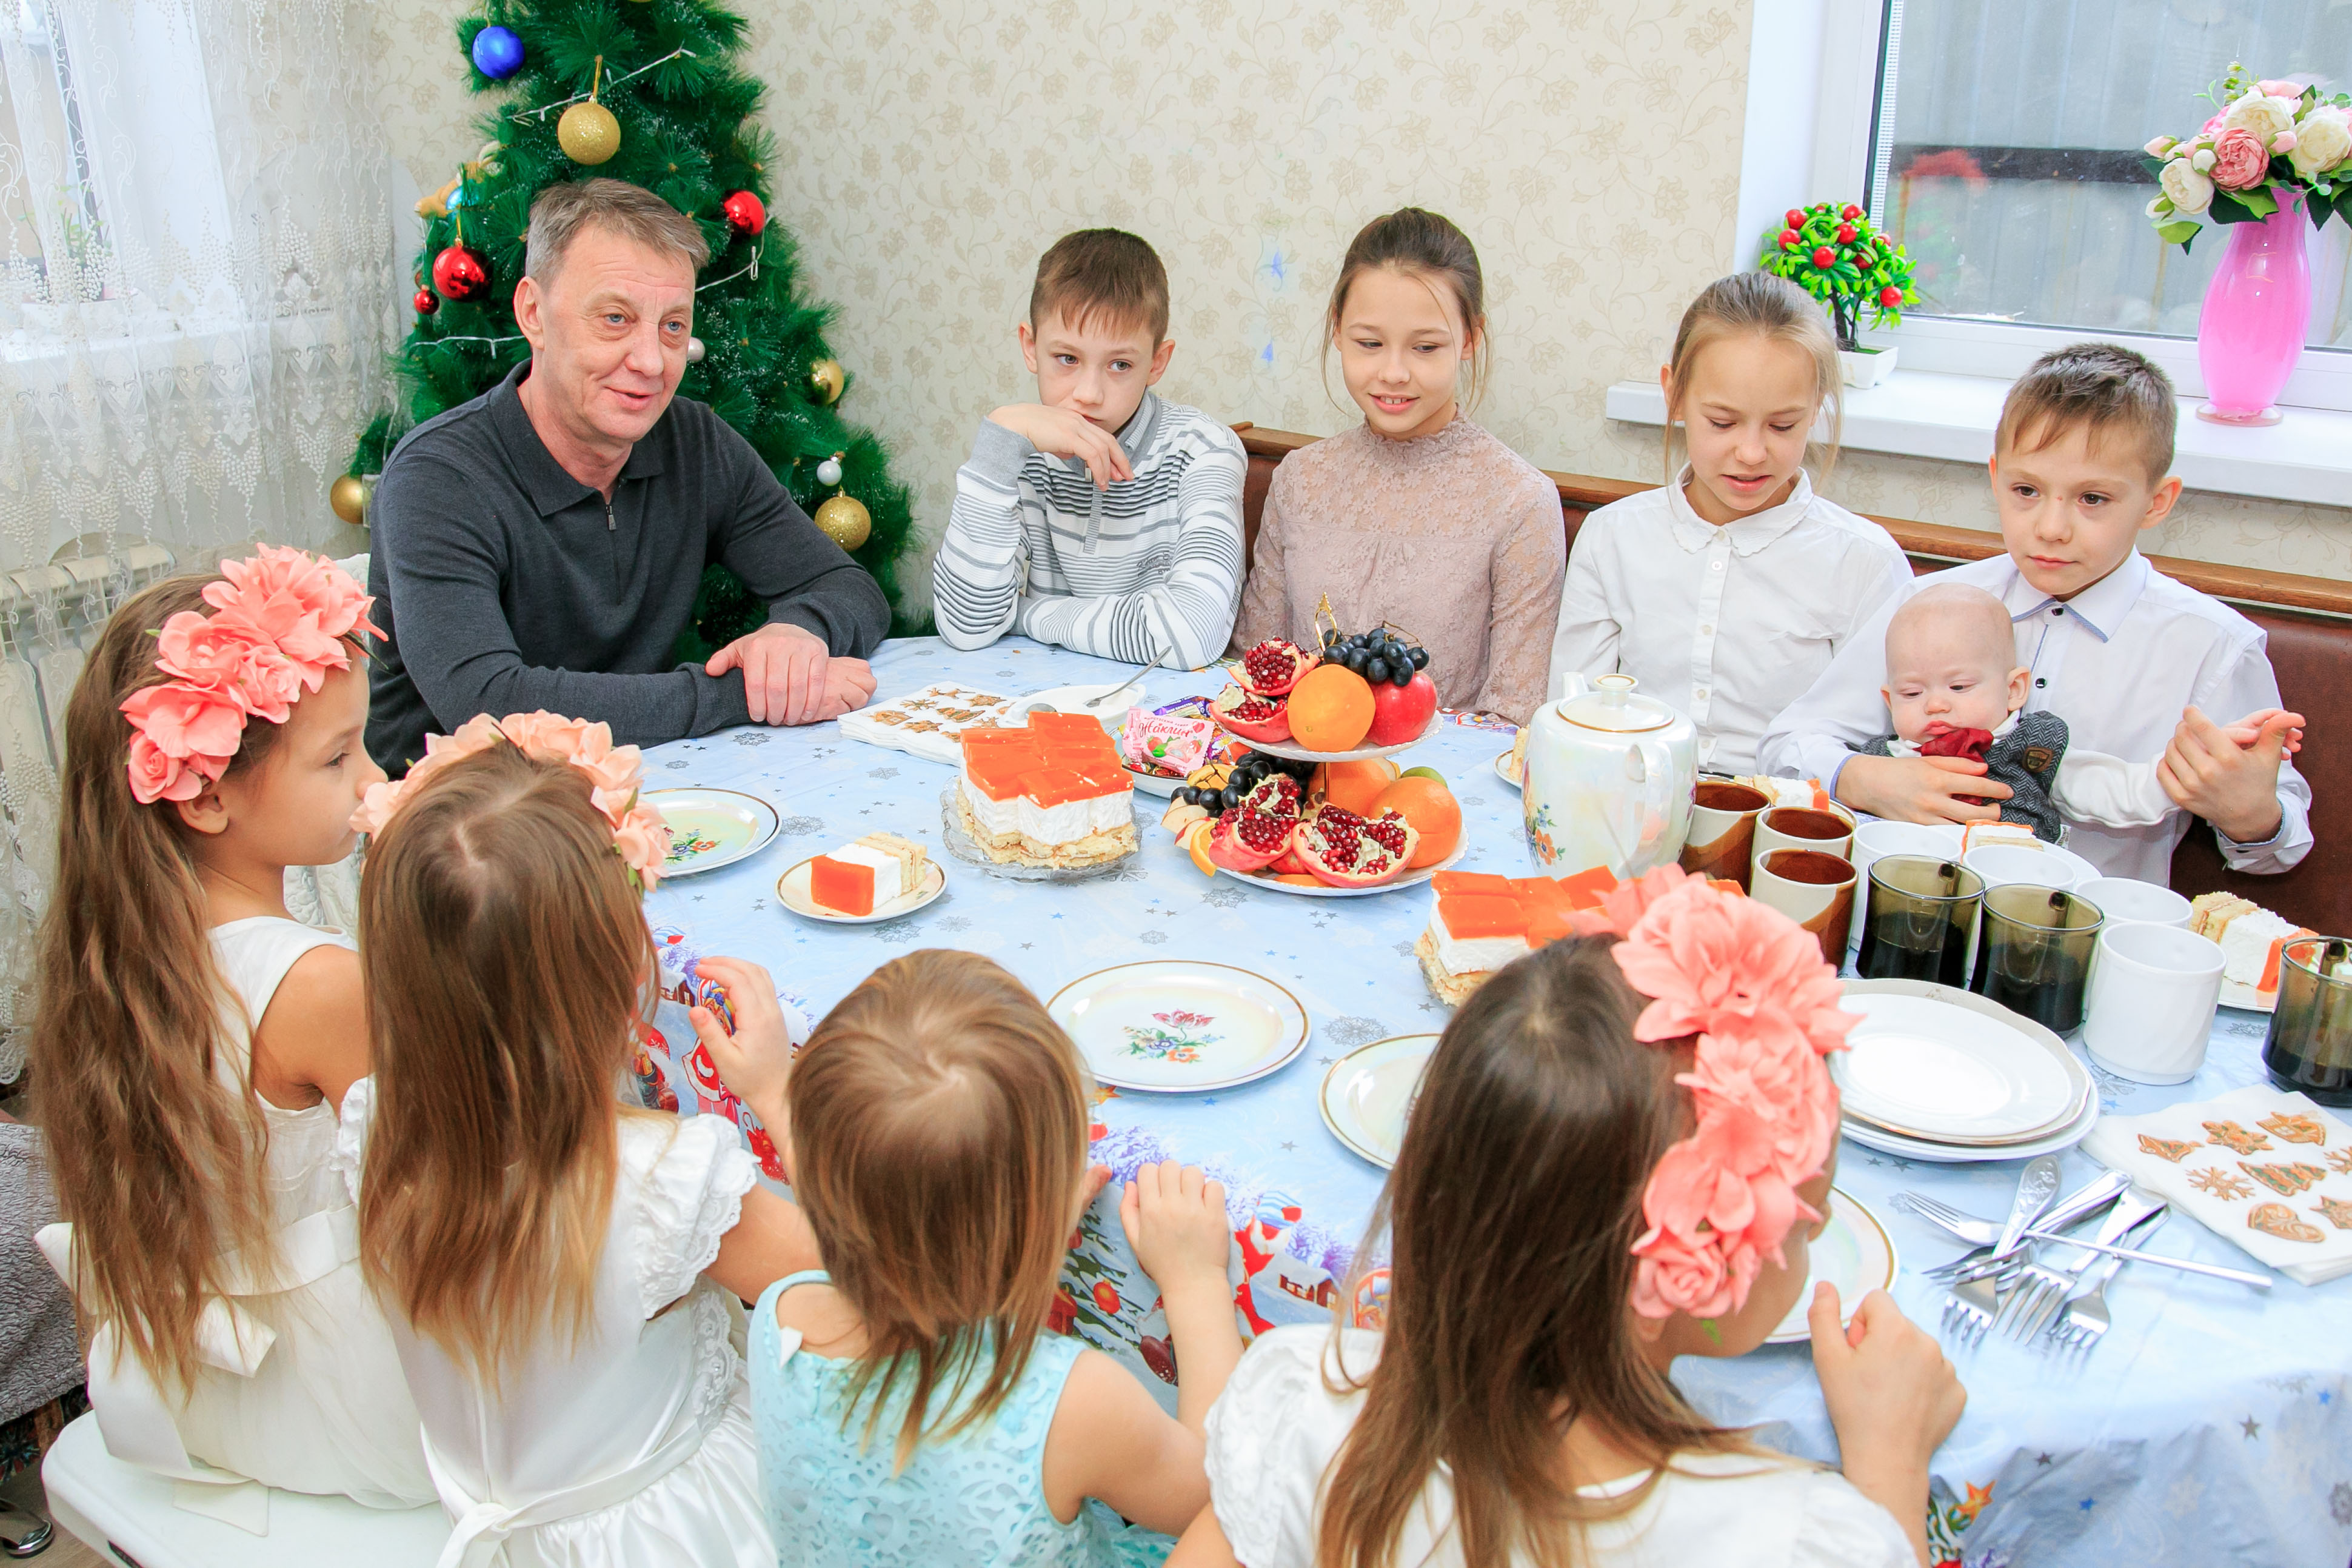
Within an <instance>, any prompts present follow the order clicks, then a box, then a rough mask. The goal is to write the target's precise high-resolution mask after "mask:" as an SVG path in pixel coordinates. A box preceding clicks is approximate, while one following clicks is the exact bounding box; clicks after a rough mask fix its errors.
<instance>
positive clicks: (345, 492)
mask: <svg viewBox="0 0 2352 1568" xmlns="http://www.w3.org/2000/svg"><path fill="white" fill-rule="evenodd" d="M367 504H368V495H367V486H365V485H362V483H360V481H359V480H358V478H356V477H355V476H352V475H350V474H346V475H344V476H342V477H341V478H340V479H338V480H336V481H335V482H334V483H333V484H331V485H330V486H327V505H328V506H330V507H332V508H334V513H335V516H337V517H341V518H342V519H343V521H345V522H347V523H349V524H351V526H352V527H353V528H359V527H361V526H362V525H363V524H364V523H366V521H367Z"/></svg>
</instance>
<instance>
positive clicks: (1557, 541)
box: [1234, 207, 1568, 722]
mask: <svg viewBox="0 0 2352 1568" xmlns="http://www.w3.org/2000/svg"><path fill="white" fill-rule="evenodd" d="M1485 295H1486V289H1485V283H1484V279H1483V278H1482V277H1481V276H1480V274H1479V270H1478V253H1477V252H1476V251H1475V250H1474V249H1473V248H1472V247H1471V245H1470V241H1469V239H1468V237H1467V236H1466V235H1464V234H1463V232H1462V231H1461V230H1460V229H1458V228H1455V227H1454V225H1452V224H1451V223H1449V222H1447V221H1446V220H1445V219H1444V218H1442V217H1439V216H1438V215H1437V214H1435V213H1428V212H1423V211H1422V210H1421V209H1420V208H1418V207H1405V208H1402V209H1401V210H1400V211H1397V212H1393V213H1391V214H1388V215H1387V216H1386V217H1381V218H1375V219H1373V220H1372V222H1370V224H1368V225H1365V227H1364V230H1363V232H1362V233H1360V234H1359V235H1357V236H1356V238H1355V242H1354V243H1353V244H1351V245H1350V246H1349V247H1348V255H1347V258H1346V259H1345V260H1344V261H1343V262H1341V263H1340V266H1339V281H1338V282H1337V283H1336V284H1334V285H1333V286H1332V288H1331V309H1330V314H1329V315H1328V317H1327V318H1326V319H1325V322H1324V333H1325V342H1326V346H1327V347H1328V346H1329V345H1330V344H1332V343H1337V344H1338V345H1339V369H1340V373H1341V376H1342V377H1343V379H1344V380H1345V381H1346V382H1347V385H1348V395H1349V396H1350V397H1352V398H1354V399H1355V400H1356V406H1357V407H1359V408H1360V409H1362V410H1363V411H1364V423H1362V424H1360V425H1359V426H1357V427H1356V428H1355V429H1353V430H1350V431H1348V432H1347V433H1345V434H1340V435H1335V436H1333V437H1331V438H1330V439H1329V440H1328V441H1318V442H1317V443H1316V444H1314V445H1312V446H1307V447H1302V448H1300V449H1299V450H1298V451H1297V452H1294V453H1292V454H1291V455H1290V456H1289V457H1288V458H1287V459H1286V460H1285V461H1284V463H1283V464H1282V465H1281V466H1280V467H1279V468H1276V470H1275V472H1274V484H1273V486H1272V488H1270V489H1269V490H1268V491H1267V492H1266V497H1265V516H1264V517H1263V519H1262V520H1261V522H1260V525H1259V528H1258V535H1257V549H1256V555H1255V559H1254V560H1253V562H1252V564H1251V566H1250V573H1249V583H1248V586H1247V587H1246V588H1245V589H1244V591H1243V594H1242V609H1241V617H1240V620H1239V622H1237V623H1236V624H1235V626H1234V647H1235V648H1236V649H1240V648H1247V647H1249V646H1251V645H1252V644H1253V643H1258V642H1261V641H1263V640H1265V638H1268V637H1288V638H1291V639H1293V640H1295V641H1300V642H1307V641H1308V640H1309V639H1312V638H1313V637H1314V635H1315V630H1314V619H1315V610H1316V606H1317V605H1318V603H1319V602H1320V601H1321V600H1322V599H1323V598H1324V596H1325V595H1327V594H1328V596H1329V597H1330V601H1331V609H1332V612H1333V613H1335V614H1336V615H1337V616H1338V617H1339V624H1340V626H1341V627H1342V628H1344V629H1346V630H1348V631H1351V632H1353V631H1363V630H1367V629H1369V628H1370V627H1373V626H1376V625H1379V624H1380V623H1381V622H1383V621H1387V622H1394V623H1395V624H1396V625H1398V626H1400V627H1402V628H1403V629H1404V630H1405V631H1406V632H1408V633H1410V634H1411V635H1412V637H1413V638H1414V639H1415V640H1417V641H1418V642H1419V643H1421V644H1422V645H1423V647H1425V648H1427V649H1428V650H1429V655H1430V662H1429V674H1430V677H1431V679H1433V680H1434V681H1435V682H1436V683H1437V695H1438V698H1439V700H1440V701H1441V702H1443V703H1444V705H1445V706H1448V707H1456V708H1484V709H1487V710H1490V711H1492V712H1496V713H1500V714H1504V715H1506V716H1508V717H1510V718H1512V719H1515V720H1519V721H1522V722H1524V721H1525V720H1526V719H1527V717H1528V716H1529V715H1530V714H1532V713H1533V712H1534V711H1535V707H1536V705H1537V704H1538V702H1540V701H1541V700H1542V699H1543V695H1544V678H1545V674H1546V667H1547V663H1548V661H1549V655H1550V649H1551V640H1552V629H1553V624H1554V622H1556V621H1557V619H1558V617H1559V593H1560V581H1561V578H1562V576H1563V574H1564V573H1565V571H1566V569H1567V559H1568V550H1567V544H1566V538H1565V534H1564V532H1563V530H1562V528H1561V524H1560V513H1559V490H1558V489H1557V488H1555V487H1554V486H1553V485H1552V482H1551V481H1550V480H1549V479H1547V478H1545V477H1544V476H1543V474H1542V472H1541V471H1540V470H1538V468H1536V467H1535V466H1534V465H1532V464H1530V463H1528V461H1527V459H1525V458H1524V457H1521V456H1520V455H1518V454H1517V453H1516V452H1513V451H1512V450H1511V449H1510V448H1509V447H1507V446H1506V445H1504V444H1502V443H1501V442H1499V441H1497V440H1496V439H1495V438H1494V437H1493V436H1492V435H1489V434H1486V431H1484V430H1482V429H1480V428H1479V427H1478V426H1477V425H1475V424H1473V423H1471V422H1470V421H1469V419H1467V418H1466V417H1465V415H1464V414H1463V413H1462V408H1461V402H1462V398H1461V392H1462V388H1461V384H1460V383H1461V382H1462V381H1463V380H1464V379H1465V378H1464V370H1465V367H1467V368H1468V375H1467V378H1466V379H1467V381H1468V383H1469V385H1468V393H1469V396H1470V398H1471V399H1472V400H1473V401H1475V397H1476V393H1477V388H1478V385H1479V382H1480V381H1481V380H1482V379H1483V377H1482V374H1481V371H1482V361H1483V360H1484V358H1485V354H1486V314H1485V309H1484V301H1485Z"/></svg>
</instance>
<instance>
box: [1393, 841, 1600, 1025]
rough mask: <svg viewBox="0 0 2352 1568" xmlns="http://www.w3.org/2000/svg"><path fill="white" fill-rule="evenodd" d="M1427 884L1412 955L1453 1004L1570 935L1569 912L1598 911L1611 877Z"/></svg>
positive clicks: (1475, 876)
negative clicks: (1426, 906) (1431, 894)
mask: <svg viewBox="0 0 2352 1568" xmlns="http://www.w3.org/2000/svg"><path fill="white" fill-rule="evenodd" d="M1430 885H1431V886H1432V887H1433V888H1435V889H1436V890H1437V903H1436V904H1434V905H1433V906H1432V908H1431V909H1430V912H1429V925H1428V927H1427V929H1425V930H1423V932H1422V934H1421V939H1420V940H1419V941H1417V942H1415V943H1414V944H1413V945H1412V951H1413V956H1415V957H1417V958H1419V959H1420V960H1421V972H1422V974H1423V975H1424V976H1426V977H1428V980H1429V988H1430V990H1431V991H1432V992H1433V993H1435V995H1436V997H1437V999H1438V1000H1439V1001H1442V1002H1444V1004H1445V1005H1446V1006H1448V1007H1454V1008H1458V1007H1460V1006H1461V1005H1462V1004H1463V1002H1464V1001H1465V1000H1466V999H1468V998H1469V995H1470V993H1471V992H1473V991H1475V990H1476V989H1477V988H1479V987H1480V986H1482V985H1484V984H1486V977H1488V976H1489V975H1492V974H1493V973H1494V972H1495V971H1496V970H1497V969H1499V968H1501V967H1503V966H1504V965H1506V964H1507V963H1509V962H1511V961H1512V960H1513V959H1515V958H1522V957H1525V956H1527V955H1528V954H1529V953H1532V952H1534V951H1535V950H1536V949H1537V948H1538V947H1540V946H1543V945H1544V944H1545V943H1547V942H1557V941H1559V939H1560V938H1561V937H1563V936H1570V935H1571V934H1573V932H1574V931H1575V930H1576V924H1575V922H1574V920H1573V919H1572V916H1574V915H1576V914H1577V913H1578V912H1579V911H1581V910H1589V909H1597V908H1599V907H1600V904H1601V899H1602V898H1603V897H1604V896H1605V895H1606V894H1608V893H1609V892H1610V890H1611V889H1612V888H1614V887H1615V886H1616V885H1617V879H1616V878H1615V877H1613V876H1612V875H1610V874H1609V873H1608V872H1607V871H1606V870H1605V869H1602V870H1596V871H1590V872H1585V873H1581V874H1580V875H1577V876H1573V877H1570V878H1567V879H1566V880H1556V879H1554V878H1551V877H1548V876H1523V877H1508V876H1494V875H1490V874H1488V873H1485V872H1472V871H1442V872H1439V873H1437V874H1436V875H1435V876H1433V877H1432V878H1431V879H1430Z"/></svg>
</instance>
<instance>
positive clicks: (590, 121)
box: [555, 55, 621, 168]
mask: <svg viewBox="0 0 2352 1568" xmlns="http://www.w3.org/2000/svg"><path fill="white" fill-rule="evenodd" d="M603 86H604V56H602V55H598V56H597V57H596V73H595V75H594V76H593V77H592V78H589V82H588V97H587V98H586V99H585V100H583V101H582V102H579V103H575V104H573V105H572V107H571V108H570V109H567V110H564V111H563V118H562V119H561V120H557V121H556V122H555V141H556V144H557V145H558V146H560V147H562V149H563V155H564V156H565V157H566V158H569V159H571V160H572V162H574V163H585V164H588V165H589V166H590V167H592V168H593V167H594V166H595V165H596V164H599V163H604V162H611V161H612V157H613V154H614V153H615V152H619V151H620V150H621V122H620V121H619V120H615V119H614V118H613V111H612V110H609V109H606V108H605V107H604V105H603V104H601V103H598V102H597V101H596V91H597V89H599V88H601V87H603Z"/></svg>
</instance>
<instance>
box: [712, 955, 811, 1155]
mask: <svg viewBox="0 0 2352 1568" xmlns="http://www.w3.org/2000/svg"><path fill="white" fill-rule="evenodd" d="M696 968H697V971H698V973H700V974H701V975H702V976H704V977H706V978H709V979H712V980H716V981H718V982H719V985H720V986H722V987H724V988H726V991H727V1005H728V1007H729V1008H730V1009H732V1010H733V1012H734V1014H735V1032H734V1033H733V1034H732V1035H730V1034H729V1033H728V1032H727V1026H726V1025H724V1024H722V1023H720V1022H719V1017H718V1015H717V1014H716V1013H713V1012H712V1011H711V1010H710V1009H709V1008H706V1007H702V1006H700V1005H697V1006H694V1007H691V1008H688V1009H687V1011H686V1016H687V1017H688V1019H692V1020H693V1022H694V1032H695V1035H696V1037H697V1038H698V1039H699V1040H701V1041H702V1048H703V1050H705V1051H709V1053H710V1062H711V1065H712V1066H714V1067H716V1068H718V1069H719V1078H720V1079H721V1080H723V1081H724V1082H726V1085H727V1087H728V1088H729V1089H730V1090H732V1091H734V1094H735V1098H737V1099H738V1100H740V1101H741V1102H743V1103H744V1104H746V1105H749V1106H750V1107H751V1110H752V1113H754V1114H755V1115H757V1116H758V1117H759V1118H760V1120H761V1123H763V1124H765V1125H766V1126H767V1129H768V1134H769V1136H770V1137H772V1138H773V1139H774V1140H775V1144H776V1148H777V1151H778V1155H779V1157H782V1154H783V1150H784V1147H785V1135H784V1111H783V1106H784V1088H785V1085H786V1084H787V1083H788V1082H790V1081H791V1079H792V1071H793V1040H792V1033H791V1031H790V1030H787V1029H786V1028H785V1027H784V1010H783V1009H782V1008H781V1007H778V1006H777V1005H776V985H775V982H774V981H773V980H771V979H770V978H769V977H768V971H767V970H765V969H763V968H761V967H760V966H759V965H757V964H754V963H751V962H749V961H748V960H745V959H742V958H722V957H709V958H704V959H701V960H699V961H698V964H697V965H696Z"/></svg>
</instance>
